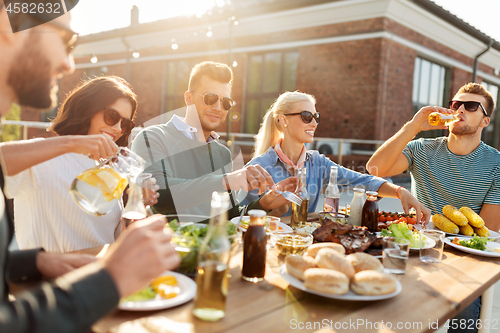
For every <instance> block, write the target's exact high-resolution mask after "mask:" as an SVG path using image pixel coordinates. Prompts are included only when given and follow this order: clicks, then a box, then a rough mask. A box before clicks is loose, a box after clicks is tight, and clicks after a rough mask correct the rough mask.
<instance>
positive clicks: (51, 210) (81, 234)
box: [5, 153, 123, 252]
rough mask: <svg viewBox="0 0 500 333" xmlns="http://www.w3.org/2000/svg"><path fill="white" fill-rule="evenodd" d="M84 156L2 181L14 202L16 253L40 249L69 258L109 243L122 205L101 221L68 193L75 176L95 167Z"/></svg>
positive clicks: (59, 159) (63, 159)
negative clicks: (83, 250)
mask: <svg viewBox="0 0 500 333" xmlns="http://www.w3.org/2000/svg"><path fill="white" fill-rule="evenodd" d="M96 165H97V164H96V161H94V160H92V159H90V158H88V157H87V156H85V155H81V154H75V153H69V154H64V155H61V156H58V157H56V158H53V159H51V160H49V161H46V162H44V163H40V164H38V165H35V166H34V167H31V168H29V169H27V170H24V171H23V172H21V173H19V174H17V175H15V176H5V195H6V196H7V197H8V198H10V199H12V198H13V199H14V223H15V232H16V238H17V242H18V244H19V248H20V249H32V248H38V247H42V248H44V249H45V251H47V252H69V251H76V250H80V249H84V248H89V247H95V246H99V245H104V244H109V243H113V242H114V241H115V237H114V232H115V229H116V227H117V226H118V224H119V222H120V218H121V211H122V209H123V203H122V201H121V200H118V203H117V205H116V207H114V208H113V210H112V211H111V212H109V213H108V214H106V215H104V216H99V217H97V216H93V215H90V214H87V213H86V212H84V211H83V210H82V209H81V208H80V207H79V206H78V205H77V204H76V203H75V202H74V201H73V199H72V198H71V196H70V194H69V188H70V186H71V183H72V182H73V180H74V179H75V177H76V176H77V175H79V174H80V173H81V172H83V171H85V170H88V169H90V168H92V167H95V166H96Z"/></svg>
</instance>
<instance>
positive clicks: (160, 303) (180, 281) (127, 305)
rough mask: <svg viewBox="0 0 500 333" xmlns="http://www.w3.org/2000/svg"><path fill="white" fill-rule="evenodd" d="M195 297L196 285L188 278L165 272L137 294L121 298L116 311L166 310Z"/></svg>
mask: <svg viewBox="0 0 500 333" xmlns="http://www.w3.org/2000/svg"><path fill="white" fill-rule="evenodd" d="M195 295H196V283H195V282H194V281H193V280H192V279H190V278H189V277H187V276H185V275H182V274H179V273H175V272H165V273H163V274H162V275H161V276H159V277H157V278H156V279H154V280H152V281H151V282H150V283H149V285H148V286H147V287H145V288H143V289H141V290H139V291H138V292H136V293H134V294H132V295H130V296H128V297H125V298H122V299H121V300H120V303H119V304H118V309H120V310H125V311H153V310H160V309H168V308H171V307H174V306H177V305H181V304H184V303H186V302H189V301H190V300H192V299H193V298H194V296H195Z"/></svg>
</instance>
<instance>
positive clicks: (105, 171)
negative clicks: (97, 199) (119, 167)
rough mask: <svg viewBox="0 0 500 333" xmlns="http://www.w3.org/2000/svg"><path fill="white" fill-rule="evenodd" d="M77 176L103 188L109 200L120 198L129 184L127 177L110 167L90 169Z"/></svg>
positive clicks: (105, 196)
mask: <svg viewBox="0 0 500 333" xmlns="http://www.w3.org/2000/svg"><path fill="white" fill-rule="evenodd" d="M76 178H77V179H79V180H81V181H84V182H85V183H87V184H89V185H90V186H93V187H96V188H98V189H99V190H101V193H102V195H103V196H104V198H105V199H106V201H108V202H109V201H111V200H113V199H119V198H120V196H121V195H122V193H123V190H125V187H127V184H128V181H127V180H126V179H125V178H123V177H122V176H120V175H119V174H118V173H117V172H116V171H115V170H114V169H112V168H110V167H103V168H99V169H90V170H87V171H85V172H83V173H81V174H80V175H78V176H77V177H76Z"/></svg>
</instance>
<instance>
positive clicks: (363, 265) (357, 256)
mask: <svg viewBox="0 0 500 333" xmlns="http://www.w3.org/2000/svg"><path fill="white" fill-rule="evenodd" d="M345 259H346V260H347V261H348V262H350V263H351V265H352V267H354V271H355V272H356V273H357V272H361V271H368V270H372V271H377V272H383V271H384V266H382V264H381V263H380V260H378V259H377V258H374V257H373V256H371V255H369V254H368V253H363V252H356V253H352V254H350V255H348V256H347V257H345Z"/></svg>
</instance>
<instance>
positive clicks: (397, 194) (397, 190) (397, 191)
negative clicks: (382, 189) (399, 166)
mask: <svg viewBox="0 0 500 333" xmlns="http://www.w3.org/2000/svg"><path fill="white" fill-rule="evenodd" d="M402 188H403V186H400V187H398V188H397V189H396V197H398V199H399V200H401V197H400V196H399V190H400V189H402Z"/></svg>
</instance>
